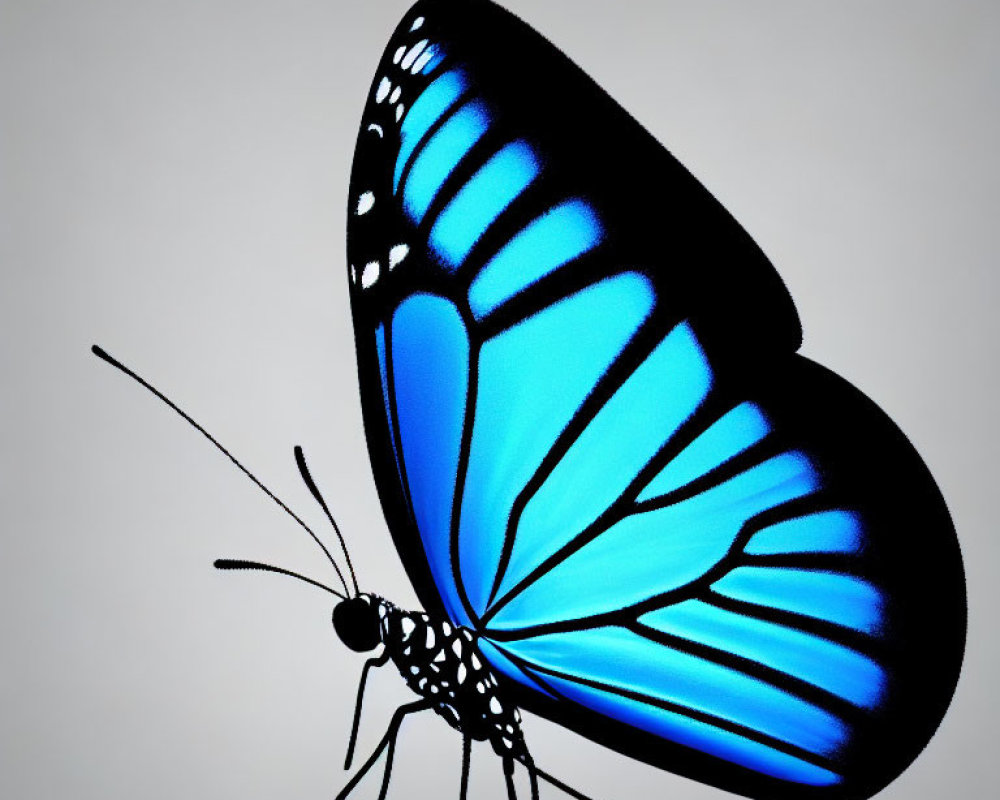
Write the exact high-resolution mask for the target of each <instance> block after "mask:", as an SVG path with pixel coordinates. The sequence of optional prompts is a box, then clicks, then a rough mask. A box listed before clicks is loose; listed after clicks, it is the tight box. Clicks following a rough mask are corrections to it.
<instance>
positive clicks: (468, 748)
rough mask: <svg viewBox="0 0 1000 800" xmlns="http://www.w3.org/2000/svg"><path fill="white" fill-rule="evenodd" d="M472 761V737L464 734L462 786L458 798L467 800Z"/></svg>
mask: <svg viewBox="0 0 1000 800" xmlns="http://www.w3.org/2000/svg"><path fill="white" fill-rule="evenodd" d="M471 761H472V739H470V738H469V737H468V736H466V735H465V734H462V788H461V790H460V791H459V793H458V800H467V797H468V794H469V765H470V763H471Z"/></svg>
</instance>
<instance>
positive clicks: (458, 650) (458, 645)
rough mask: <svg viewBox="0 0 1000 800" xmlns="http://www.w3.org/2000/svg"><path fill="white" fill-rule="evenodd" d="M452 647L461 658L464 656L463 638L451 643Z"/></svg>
mask: <svg viewBox="0 0 1000 800" xmlns="http://www.w3.org/2000/svg"><path fill="white" fill-rule="evenodd" d="M451 649H452V650H454V651H455V655H456V656H458V657H459V658H461V657H462V640H461V639H456V640H455V641H453V642H452V643H451Z"/></svg>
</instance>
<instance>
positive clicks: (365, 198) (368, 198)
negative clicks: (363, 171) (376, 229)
mask: <svg viewBox="0 0 1000 800" xmlns="http://www.w3.org/2000/svg"><path fill="white" fill-rule="evenodd" d="M374 205H375V195H374V194H373V193H372V192H364V193H363V194H362V195H361V197H359V198H358V216H359V217H360V216H361V215H362V214H367V213H368V212H369V211H371V210H372V206H374Z"/></svg>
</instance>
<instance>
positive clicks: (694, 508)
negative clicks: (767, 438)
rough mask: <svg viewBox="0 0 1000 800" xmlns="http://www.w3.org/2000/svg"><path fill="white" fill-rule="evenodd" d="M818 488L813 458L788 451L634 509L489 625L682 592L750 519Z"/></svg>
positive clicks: (572, 614)
mask: <svg viewBox="0 0 1000 800" xmlns="http://www.w3.org/2000/svg"><path fill="white" fill-rule="evenodd" d="M818 485H819V481H818V476H817V475H816V472H815V470H814V469H813V467H812V465H811V464H810V463H809V460H808V459H807V458H805V457H804V456H803V455H802V454H801V453H782V454H781V455H778V456H775V457H773V458H770V459H768V460H767V461H764V462H763V463H761V464H757V465H756V466H754V467H751V468H750V469H748V470H746V471H745V472H742V473H740V474H739V475H737V476H735V477H733V478H730V479H729V480H728V481H725V482H724V483H721V484H719V485H718V486H715V487H713V488H711V489H708V490H706V491H704V492H702V493H700V494H697V495H694V496H692V497H689V498H687V499H686V500H683V501H681V502H679V503H675V504H673V505H669V506H666V507H665V508H661V509H657V510H655V511H648V512H645V513H640V514H632V515H630V516H628V517H626V518H625V519H624V520H622V521H621V522H619V523H617V524H616V525H613V526H612V527H610V528H609V529H608V530H606V531H605V532H603V533H602V534H601V535H600V536H598V537H597V538H596V539H594V540H593V541H591V542H590V543H588V544H586V545H585V546H584V547H582V548H580V549H579V550H577V551H576V552H575V553H573V555H571V556H569V557H568V558H567V559H565V560H564V561H562V562H561V563H559V564H557V565H556V566H554V567H553V568H551V569H550V570H549V571H548V572H546V573H545V574H544V575H542V576H541V577H540V578H538V579H537V580H536V581H535V582H534V583H532V584H530V585H529V586H528V587H527V588H526V589H525V590H524V591H522V592H521V593H520V594H518V595H516V596H515V597H514V598H513V599H512V600H511V601H510V602H509V603H508V604H507V605H506V606H504V607H503V608H502V609H500V611H499V613H498V614H497V615H496V617H495V618H494V620H493V621H492V622H491V627H493V628H496V629H500V630H509V629H512V628H521V627H528V626H531V625H544V624H546V623H549V622H553V621H555V620H558V619H579V618H582V617H588V616H593V615H596V614H603V613H607V612H610V611H616V610H618V609H620V608H623V607H627V606H630V605H634V604H636V603H639V602H642V601H643V600H647V599H649V598H651V597H654V596H656V595H659V594H663V593H665V592H669V591H673V590H675V589H678V588H679V587H681V586H683V585H685V584H687V583H690V582H691V581H694V580H696V579H698V578H700V577H702V576H703V575H704V574H705V573H706V572H708V570H710V569H711V568H712V567H714V566H715V565H716V564H718V563H719V561H721V560H722V558H724V557H725V556H726V555H727V554H728V553H729V551H730V549H731V548H732V546H733V543H734V541H735V539H736V536H737V534H739V532H740V530H741V529H742V528H743V526H744V524H745V523H746V522H747V520H749V519H752V518H753V517H754V516H756V515H757V514H760V513H761V512H762V511H766V510H768V509H770V508H774V507H776V506H779V505H781V504H783V503H787V502H789V501H790V500H794V499H796V498H799V497H802V496H804V495H806V494H809V493H810V492H812V491H814V490H815V489H816V488H817V487H818ZM581 586H586V587H587V590H586V591H580V588H579V587H581Z"/></svg>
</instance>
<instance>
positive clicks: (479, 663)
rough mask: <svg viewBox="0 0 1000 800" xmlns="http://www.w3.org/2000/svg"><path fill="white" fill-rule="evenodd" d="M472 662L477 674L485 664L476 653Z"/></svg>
mask: <svg viewBox="0 0 1000 800" xmlns="http://www.w3.org/2000/svg"><path fill="white" fill-rule="evenodd" d="M470 661H471V663H472V668H473V669H474V670H476V671H477V672H478V671H479V670H481V669H482V668H483V662H482V661H480V660H479V656H477V655H476V654H475V653H473V654H472V657H471V659H470Z"/></svg>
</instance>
